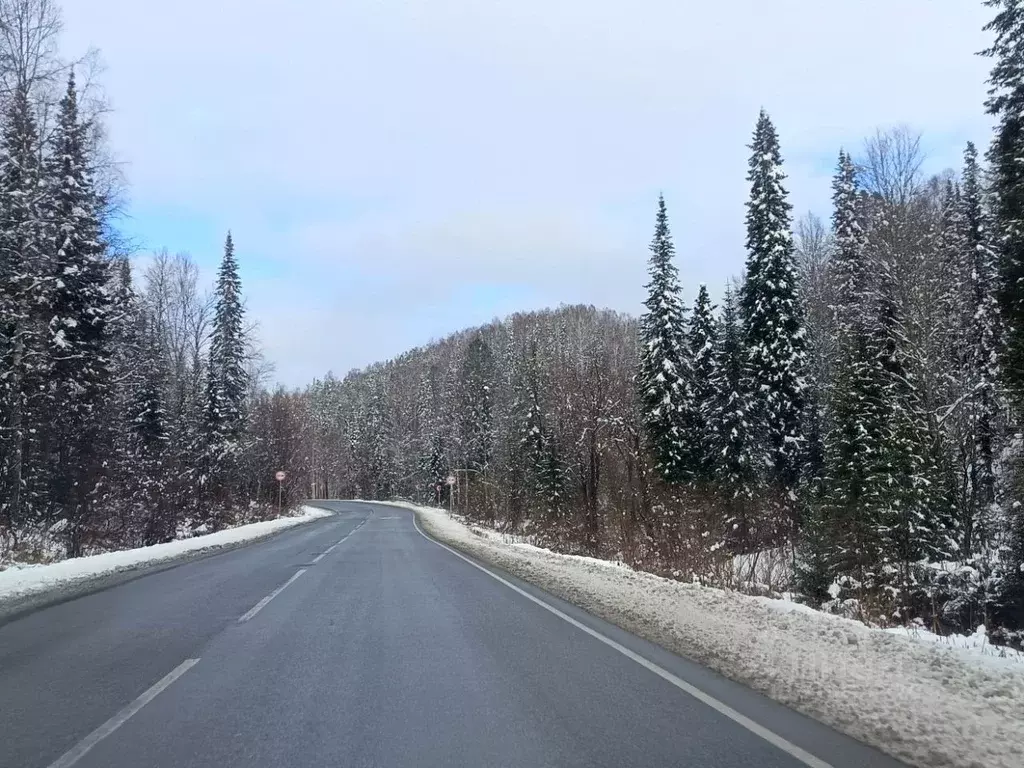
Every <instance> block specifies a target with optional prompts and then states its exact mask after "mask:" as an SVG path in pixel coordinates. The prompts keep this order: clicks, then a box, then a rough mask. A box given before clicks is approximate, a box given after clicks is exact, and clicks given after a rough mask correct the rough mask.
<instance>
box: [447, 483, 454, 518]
mask: <svg viewBox="0 0 1024 768" xmlns="http://www.w3.org/2000/svg"><path fill="white" fill-rule="evenodd" d="M447 482H448V515H449V516H451V514H452V496H453V495H454V489H455V475H448V480H447Z"/></svg>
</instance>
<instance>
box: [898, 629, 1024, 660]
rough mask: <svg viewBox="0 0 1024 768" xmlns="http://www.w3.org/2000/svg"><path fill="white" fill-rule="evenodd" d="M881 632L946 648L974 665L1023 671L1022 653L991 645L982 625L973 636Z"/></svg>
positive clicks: (915, 631)
mask: <svg viewBox="0 0 1024 768" xmlns="http://www.w3.org/2000/svg"><path fill="white" fill-rule="evenodd" d="M881 631H883V632H890V633H892V634H894V635H897V636H899V637H908V638H910V639H911V640H914V641H915V642H918V643H924V644H925V645H933V646H938V647H940V648H948V649H950V650H952V651H954V652H955V653H958V654H960V655H962V656H964V658H966V659H967V660H969V661H971V662H974V663H989V664H990V666H995V667H997V668H1004V667H1005V666H1006V664H1007V663H1010V664H1014V665H1018V668H1020V669H1024V652H1022V651H1018V650H1016V649H1014V648H1008V647H1006V646H1002V645H992V643H991V642H989V639H988V632H987V631H986V630H985V626H984V625H982V626H980V627H978V629H977V631H975V633H974V634H973V635H937V634H935V633H934V632H929V631H928V630H927V629H924V628H917V627H892V628H891V629H885V630H881Z"/></svg>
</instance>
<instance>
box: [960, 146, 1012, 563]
mask: <svg viewBox="0 0 1024 768" xmlns="http://www.w3.org/2000/svg"><path fill="white" fill-rule="evenodd" d="M962 184H963V192H962V195H961V198H960V205H961V209H962V212H961V220H962V222H963V225H964V227H965V237H964V247H965V254H964V257H965V261H967V264H968V266H969V269H970V277H971V279H970V284H969V288H970V297H969V298H970V305H969V308H968V309H969V338H968V353H969V354H968V358H967V364H968V366H969V391H970V392H971V403H970V418H971V421H972V426H973V441H974V446H973V447H974V458H973V461H972V462H971V470H970V472H971V487H972V489H973V507H974V510H975V512H974V514H973V515H972V516H971V519H970V520H965V521H963V525H962V526H961V531H962V536H963V539H962V552H963V553H964V554H965V555H971V554H973V553H974V551H975V549H976V547H975V539H976V538H977V539H978V540H979V541H980V542H982V543H984V542H988V541H989V539H990V537H991V535H992V533H993V531H992V525H993V523H994V521H993V520H992V519H991V514H990V513H991V511H992V505H993V504H995V502H996V483H995V475H996V471H995V460H996V451H997V444H996V443H997V425H998V423H999V421H1000V407H999V397H998V382H999V376H1000V371H999V348H1000V339H1001V336H1002V333H1001V323H1000V316H999V305H998V302H997V300H996V294H997V289H998V265H997V263H996V252H995V246H994V243H993V241H992V236H993V232H992V227H991V224H990V222H989V217H988V212H987V211H986V210H985V207H984V205H983V204H982V193H981V183H980V179H979V169H978V152H977V150H976V149H975V147H974V144H971V143H970V142H968V144H967V148H966V149H965V150H964V168H963V179H962Z"/></svg>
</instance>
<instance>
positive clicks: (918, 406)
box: [877, 278, 952, 607]
mask: <svg viewBox="0 0 1024 768" xmlns="http://www.w3.org/2000/svg"><path fill="white" fill-rule="evenodd" d="M887 279H891V278H887ZM878 318H879V331H878V333H879V336H880V343H879V352H878V357H877V359H878V362H879V364H880V365H881V368H882V370H883V371H884V374H885V390H884V402H885V404H886V421H887V429H886V433H885V440H884V441H883V443H882V444H881V446H880V450H881V455H880V457H879V460H880V466H881V467H882V469H881V472H882V473H883V480H882V483H883V485H884V498H883V507H884V513H883V516H882V521H881V533H882V540H883V544H882V546H883V557H882V560H883V564H884V566H885V570H886V572H887V573H888V575H889V577H890V581H892V582H896V584H897V586H898V587H899V588H900V589H902V590H903V591H904V594H903V595H902V603H901V605H902V606H903V607H907V606H908V605H909V602H908V600H909V598H910V595H909V592H908V590H910V589H911V588H912V587H913V586H914V583H915V580H916V576H915V574H914V573H913V566H914V564H915V563H917V562H918V561H920V560H928V561H931V562H937V561H941V560H948V559H950V557H951V547H952V542H951V539H950V528H951V520H950V519H949V512H950V510H949V498H948V489H947V488H946V486H945V484H944V482H943V479H944V478H943V475H942V472H941V471H940V467H939V459H940V457H939V456H938V449H939V446H938V445H937V443H936V441H935V439H934V435H933V433H932V431H931V429H930V425H929V423H928V421H927V412H926V410H925V409H924V408H923V406H922V395H921V389H922V388H921V385H920V383H919V377H918V375H917V374H916V373H915V371H914V370H913V369H912V367H911V366H910V365H909V363H908V360H907V355H906V350H907V349H908V348H909V346H910V345H909V342H908V340H907V338H906V335H905V331H904V326H905V321H904V317H903V313H902V311H901V309H900V307H899V306H898V305H897V303H896V302H895V301H894V300H893V299H892V288H891V287H890V288H889V289H887V290H883V291H882V296H881V301H880V309H879V314H878Z"/></svg>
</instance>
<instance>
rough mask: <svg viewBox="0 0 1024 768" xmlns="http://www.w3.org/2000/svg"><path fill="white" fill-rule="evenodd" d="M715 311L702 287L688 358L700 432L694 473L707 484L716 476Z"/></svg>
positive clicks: (690, 331) (692, 317)
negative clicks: (713, 428) (713, 419)
mask: <svg viewBox="0 0 1024 768" xmlns="http://www.w3.org/2000/svg"><path fill="white" fill-rule="evenodd" d="M714 311H715V308H714V307H713V306H712V304H711V297H710V296H709V295H708V289H707V286H706V285H704V284H703V283H702V284H701V285H700V287H699V288H698V289H697V299H696V301H695V302H694V305H693V313H692V314H691V315H690V323H689V328H688V334H687V336H688V338H687V341H688V343H689V354H690V360H691V369H690V371H691V377H692V387H691V392H692V395H693V408H694V412H695V414H696V416H697V420H698V425H699V429H698V431H697V434H696V435H695V440H696V442H695V444H694V445H693V446H692V448H691V450H690V453H691V455H692V457H693V473H694V476H695V478H696V479H698V480H700V481H703V482H707V481H709V480H711V479H712V478H713V477H714V474H715V465H716V459H715V440H714V436H713V435H712V433H711V428H710V426H709V425H710V420H711V417H712V414H713V413H714V408H715V386H716V379H717V377H718V365H717V363H718V349H717V340H718V325H717V323H716V321H715V315H714Z"/></svg>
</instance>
